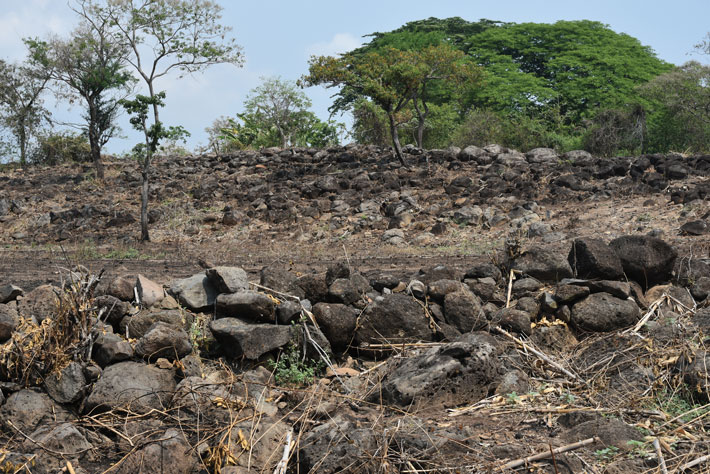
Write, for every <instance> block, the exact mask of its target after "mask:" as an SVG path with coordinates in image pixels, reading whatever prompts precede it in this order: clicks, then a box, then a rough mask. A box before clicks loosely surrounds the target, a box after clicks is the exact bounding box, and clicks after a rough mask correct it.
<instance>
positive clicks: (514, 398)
mask: <svg viewBox="0 0 710 474" xmlns="http://www.w3.org/2000/svg"><path fill="white" fill-rule="evenodd" d="M506 397H507V398H508V403H510V404H511V405H514V404H516V403H520V395H518V394H517V393H516V392H510V393H509V394H508V395H506Z"/></svg>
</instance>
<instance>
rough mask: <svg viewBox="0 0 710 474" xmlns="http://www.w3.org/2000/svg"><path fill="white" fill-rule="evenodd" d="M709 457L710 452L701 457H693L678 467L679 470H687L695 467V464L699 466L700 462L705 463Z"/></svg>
mask: <svg viewBox="0 0 710 474" xmlns="http://www.w3.org/2000/svg"><path fill="white" fill-rule="evenodd" d="M708 459H710V454H706V455H705V456H700V457H699V458H697V459H693V460H692V461H690V462H687V463H685V464H683V465H682V466H680V467H679V468H678V470H679V471H685V470H686V469H690V468H691V467H695V466H697V465H698V464H702V463H704V462H705V461H707V460H708Z"/></svg>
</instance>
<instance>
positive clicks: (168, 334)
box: [135, 321, 192, 360]
mask: <svg viewBox="0 0 710 474" xmlns="http://www.w3.org/2000/svg"><path fill="white" fill-rule="evenodd" d="M190 352H192V344H190V339H189V337H188V336H187V333H186V332H185V331H184V330H183V329H182V328H181V327H178V326H175V325H173V324H168V323H164V322H162V321H159V322H157V323H155V324H153V325H152V326H151V327H150V328H149V329H148V331H146V333H145V334H144V335H143V337H141V338H140V339H139V340H138V343H137V344H136V348H135V353H136V355H137V356H138V357H143V358H145V359H147V360H156V359H158V358H159V357H163V358H165V359H168V360H177V359H181V358H183V357H185V356H186V355H188V354H189V353H190Z"/></svg>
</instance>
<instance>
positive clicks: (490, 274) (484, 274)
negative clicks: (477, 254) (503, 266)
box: [464, 263, 503, 281]
mask: <svg viewBox="0 0 710 474" xmlns="http://www.w3.org/2000/svg"><path fill="white" fill-rule="evenodd" d="M502 276H503V274H502V273H501V271H500V269H499V268H498V267H497V266H495V265H493V264H492V263H482V264H480V265H476V266H474V267H471V268H469V269H468V270H466V274H465V275H464V278H493V280H495V281H498V280H500V279H501V277H502Z"/></svg>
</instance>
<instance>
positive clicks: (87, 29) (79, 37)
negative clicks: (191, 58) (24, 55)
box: [25, 4, 135, 179]
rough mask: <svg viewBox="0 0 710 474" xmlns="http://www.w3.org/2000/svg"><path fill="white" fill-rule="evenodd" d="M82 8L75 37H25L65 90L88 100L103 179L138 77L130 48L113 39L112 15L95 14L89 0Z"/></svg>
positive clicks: (93, 148)
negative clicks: (105, 158) (107, 152)
mask: <svg viewBox="0 0 710 474" xmlns="http://www.w3.org/2000/svg"><path fill="white" fill-rule="evenodd" d="M81 7H82V8H83V9H78V10H76V11H77V13H78V14H79V15H80V16H81V17H82V19H83V22H82V24H81V25H80V26H79V27H78V28H77V29H76V30H74V32H73V33H72V35H71V38H70V39H67V40H62V39H59V38H53V39H51V40H50V41H48V42H45V41H38V40H26V41H25V42H26V44H27V46H28V47H29V49H30V53H31V57H32V58H33V60H34V61H35V63H37V64H39V65H40V66H41V67H44V68H45V69H46V70H47V72H48V74H49V76H50V77H51V78H52V79H53V80H54V81H56V82H58V83H59V84H61V85H63V87H64V93H65V95H68V96H69V97H70V99H72V100H73V98H74V97H78V98H79V99H80V100H82V101H83V102H84V106H85V107H86V110H85V114H84V119H85V120H86V127H85V133H86V136H87V137H88V139H89V146H90V147H91V159H92V161H93V163H94V167H95V168H96V176H97V178H99V179H103V178H104V168H103V164H102V163H101V149H102V148H103V146H104V145H105V144H106V143H108V141H109V140H110V139H111V137H113V136H114V134H115V133H116V132H117V130H118V126H117V125H116V123H115V120H116V116H117V115H118V111H119V109H120V106H119V103H120V99H122V98H124V97H125V95H126V94H128V93H129V92H130V90H131V86H132V84H133V83H134V82H135V80H134V79H133V77H132V76H131V74H130V73H129V72H128V71H127V70H126V69H125V66H126V58H127V56H128V48H127V47H126V45H125V44H124V43H122V42H116V41H113V37H112V32H111V24H110V21H109V19H108V18H101V17H99V18H92V17H91V16H90V13H91V12H90V10H87V8H88V5H86V4H83V5H81Z"/></svg>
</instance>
